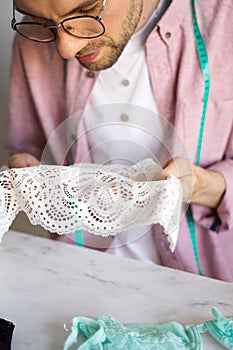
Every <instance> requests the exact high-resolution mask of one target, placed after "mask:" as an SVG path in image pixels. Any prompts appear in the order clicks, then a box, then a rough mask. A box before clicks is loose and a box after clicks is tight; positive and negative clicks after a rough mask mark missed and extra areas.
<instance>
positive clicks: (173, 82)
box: [7, 0, 233, 281]
mask: <svg viewBox="0 0 233 350" xmlns="http://www.w3.org/2000/svg"><path fill="white" fill-rule="evenodd" d="M197 15H198V21H199V26H200V29H201V32H202V34H203V37H204V40H205V43H206V46H207V51H208V55H209V61H210V74H211V90H210V98H209V104H208V109H207V116H206V124H205V131H204V138H203V146H202V156H201V166H203V167H205V168H207V169H211V170H216V171H218V172H220V173H222V174H223V175H224V177H225V180H226V184H227V190H226V193H225V195H224V198H223V199H222V201H221V203H220V205H219V206H218V208H217V209H216V210H213V209H209V208H207V207H202V206H198V205H193V206H192V207H193V215H194V219H195V222H196V230H197V241H198V251H199V255H200V264H201V267H202V270H203V272H204V274H205V275H206V276H210V277H213V278H218V279H222V280H226V281H233V254H232V251H233V211H232V210H231V208H233V186H232V179H233V137H232V129H233V128H232V127H233V116H232V112H233V64H232V57H233V40H232V32H233V4H232V1H231V0H224V1H222V0H209V1H204V0H199V1H197ZM146 54H147V63H148V68H149V73H150V79H151V83H152V87H153V91H154V96H155V100H156V104H157V107H158V110H159V113H160V114H161V115H162V116H164V117H165V118H167V119H168V120H169V121H170V123H172V124H173V125H174V126H175V128H176V130H177V132H178V133H179V134H180V136H181V138H182V140H183V142H184V144H185V145H186V149H187V151H188V153H189V155H190V158H191V159H192V161H193V162H194V161H195V154H196V149H197V140H198V134H199V124H200V118H201V111H202V95H203V80H202V75H201V70H200V65H199V62H198V57H197V52H196V48H195V41H194V35H193V23H192V10H191V1H190V0H183V1H180V0H173V1H172V3H171V5H170V7H169V8H168V10H167V11H166V13H165V14H164V15H163V17H162V19H161V20H160V21H159V23H158V25H157V26H156V27H155V29H154V30H153V31H152V32H151V34H150V36H149V37H148V39H147V42H146ZM13 57H14V59H13V64H12V71H11V88H10V113H9V114H10V116H9V128H8V145H7V147H8V150H9V153H10V154H13V153H19V152H27V153H31V154H33V155H35V156H36V157H38V158H41V156H42V153H43V149H44V146H45V144H46V140H47V139H48V138H49V136H50V135H51V134H52V133H53V131H54V130H55V129H56V128H57V127H58V126H59V125H60V124H61V123H62V122H63V121H64V120H65V117H66V96H67V105H68V108H69V113H70V115H72V114H73V113H74V112H77V111H80V110H82V109H83V108H84V106H85V104H86V102H87V99H88V97H89V95H90V93H91V90H92V88H93V86H94V83H95V80H96V77H97V76H98V73H97V72H89V71H87V70H86V69H84V68H82V67H81V66H80V65H79V63H78V62H77V60H76V59H75V58H74V59H72V60H69V62H68V67H67V79H66V84H65V86H64V61H63V60H62V58H61V57H60V56H59V55H58V53H57V51H56V49H55V44H54V43H51V44H40V43H35V42H33V41H30V40H27V39H24V38H22V37H18V36H17V37H16V40H15V43H14V51H13ZM79 141H80V143H79V149H78V151H77V153H76V159H75V161H76V162H80V161H82V159H84V157H85V154H87V153H88V144H87V140H86V139H85V137H82V138H81V140H79ZM50 146H51V152H52V155H53V157H54V159H55V160H56V162H57V163H58V164H61V163H62V160H63V156H62V155H63V154H64V149H65V134H63V131H61V133H60V135H58V136H57V137H54V138H53V142H52V144H51V145H50ZM177 156H182V154H179V152H178V151H177ZM216 218H219V219H220V225H219V226H218V227H217V229H216V230H215V231H213V230H210V227H211V225H212V224H213V222H214V221H215V220H216ZM159 231H160V230H158V228H157V227H155V235H154V239H155V242H156V246H157V248H158V251H159V254H160V259H161V263H162V264H163V265H165V266H168V267H172V268H177V269H180V270H185V271H189V272H192V273H197V268H196V263H195V259H194V254H193V249H192V245H191V240H190V233H189V229H188V227H187V220H186V217H185V216H184V217H183V219H182V221H181V224H180V232H179V239H178V244H177V248H176V250H175V253H171V252H170V250H169V247H168V243H167V241H166V237H165V236H164V234H163V233H162V232H159Z"/></svg>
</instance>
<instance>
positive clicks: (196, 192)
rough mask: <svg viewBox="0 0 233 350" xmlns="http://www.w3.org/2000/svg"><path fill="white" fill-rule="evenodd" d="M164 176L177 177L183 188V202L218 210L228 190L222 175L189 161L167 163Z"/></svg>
mask: <svg viewBox="0 0 233 350" xmlns="http://www.w3.org/2000/svg"><path fill="white" fill-rule="evenodd" d="M162 174H163V176H164V177H165V178H167V177H168V175H169V174H173V175H174V176H176V177H177V178H178V179H179V180H180V181H181V183H182V186H183V200H184V201H185V202H190V203H193V204H199V205H204V206H207V207H210V208H216V207H217V206H218V204H219V203H220V201H221V199H222V197H223V195H224V192H225V190H226V183H225V179H224V177H223V175H222V174H220V173H217V172H215V171H209V170H206V169H203V168H201V167H200V166H197V165H193V164H192V163H191V162H190V161H189V160H188V159H185V158H175V159H172V160H170V161H168V162H167V164H166V165H165V166H164V167H163V171H162Z"/></svg>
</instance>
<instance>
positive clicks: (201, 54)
mask: <svg viewBox="0 0 233 350" xmlns="http://www.w3.org/2000/svg"><path fill="white" fill-rule="evenodd" d="M195 5H196V0H192V8H193V28H194V37H195V43H196V48H197V53H198V58H199V62H200V66H201V71H202V77H203V83H204V94H203V108H202V116H201V121H200V129H199V137H198V143H197V153H196V160H195V162H196V164H197V165H199V164H200V161H201V149H202V140H203V133H204V126H205V118H206V110H207V105H208V100H209V91H210V69H209V61H208V55H207V51H206V47H205V43H204V40H203V37H202V35H201V32H200V29H199V26H198V22H197V13H196V7H195ZM187 217H188V226H189V231H190V236H191V241H192V246H193V252H194V256H195V260H196V265H197V269H198V273H199V275H202V276H203V275H204V274H203V272H202V269H201V266H200V260H199V255H198V247H197V235H196V228H195V222H194V220H193V214H192V209H191V206H189V209H188V212H187Z"/></svg>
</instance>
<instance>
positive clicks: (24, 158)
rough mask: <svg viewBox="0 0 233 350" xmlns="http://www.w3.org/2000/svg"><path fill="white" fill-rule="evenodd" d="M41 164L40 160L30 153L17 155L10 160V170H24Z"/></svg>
mask: <svg viewBox="0 0 233 350" xmlns="http://www.w3.org/2000/svg"><path fill="white" fill-rule="evenodd" d="M39 164H40V162H39V160H38V159H37V158H36V157H34V156H32V155H31V154H29V153H16V154H13V156H11V157H10V159H9V168H24V167H29V166H35V165H39Z"/></svg>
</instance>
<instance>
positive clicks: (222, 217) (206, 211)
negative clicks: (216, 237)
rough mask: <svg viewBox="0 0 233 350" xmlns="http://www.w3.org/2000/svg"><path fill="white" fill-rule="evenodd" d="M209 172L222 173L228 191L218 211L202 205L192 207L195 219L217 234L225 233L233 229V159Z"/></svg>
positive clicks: (222, 162)
mask: <svg viewBox="0 0 233 350" xmlns="http://www.w3.org/2000/svg"><path fill="white" fill-rule="evenodd" d="M208 170H211V171H216V172H219V173H221V174H222V175H223V176H224V178H225V182H226V191H225V193H224V195H223V198H222V200H221V202H220V203H219V205H218V207H217V208H216V209H211V208H208V207H204V206H200V205H192V209H193V218H194V221H195V222H198V224H199V225H201V226H203V227H205V228H206V229H209V230H214V231H216V232H219V233H220V232H225V231H228V230H232V229H233V211H232V208H233V186H232V179H233V159H226V160H224V161H221V162H218V163H215V164H213V165H211V166H210V167H208Z"/></svg>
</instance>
